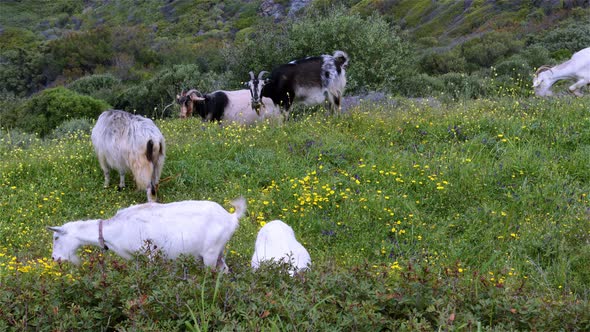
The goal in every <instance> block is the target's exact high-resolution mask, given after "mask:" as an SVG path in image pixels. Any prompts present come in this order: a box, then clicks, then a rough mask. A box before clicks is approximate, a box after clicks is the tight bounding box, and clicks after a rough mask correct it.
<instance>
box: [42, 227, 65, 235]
mask: <svg viewBox="0 0 590 332" xmlns="http://www.w3.org/2000/svg"><path fill="white" fill-rule="evenodd" d="M47 230H49V231H53V232H55V233H57V234H65V233H66V231H65V230H64V229H63V228H61V227H57V226H48V227H47Z"/></svg>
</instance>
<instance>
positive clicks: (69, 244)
mask: <svg viewBox="0 0 590 332" xmlns="http://www.w3.org/2000/svg"><path fill="white" fill-rule="evenodd" d="M231 204H232V205H233V206H234V208H235V212H234V213H229V212H227V211H226V210H225V209H224V208H223V207H222V206H221V205H219V204H217V203H215V202H211V201H182V202H175V203H168V204H159V203H145V204H139V205H134V206H131V207H128V208H126V209H122V210H120V211H119V212H117V214H116V215H115V216H114V217H112V218H111V219H108V220H101V219H96V220H86V221H72V222H69V223H66V224H64V225H63V226H59V227H48V229H49V230H51V231H53V232H54V233H53V253H52V254H51V257H52V258H53V259H54V260H62V261H70V262H72V263H74V264H79V263H80V258H79V257H78V256H77V255H76V250H77V249H78V248H79V247H80V246H83V245H94V246H99V247H102V248H104V249H109V250H112V251H113V252H115V253H116V254H117V255H119V256H121V257H123V258H125V259H130V258H131V257H132V255H133V254H134V253H135V252H137V251H138V250H140V249H142V247H144V246H145V245H146V243H149V244H150V246H151V247H153V248H155V249H157V250H160V251H161V252H162V253H163V254H164V256H165V257H167V258H170V259H174V258H177V257H178V256H179V255H181V254H188V255H192V256H194V257H195V258H198V259H201V258H202V259H203V263H204V264H205V265H206V266H209V267H212V268H223V269H224V270H227V265H225V261H224V260H223V249H224V248H225V244H226V243H227V241H228V240H229V239H230V238H231V236H232V235H233V233H234V231H235V230H236V228H237V227H238V220H239V219H240V218H241V217H242V216H243V215H244V214H245V213H246V200H245V199H244V198H243V197H241V198H238V199H236V200H234V201H233V202H231Z"/></svg>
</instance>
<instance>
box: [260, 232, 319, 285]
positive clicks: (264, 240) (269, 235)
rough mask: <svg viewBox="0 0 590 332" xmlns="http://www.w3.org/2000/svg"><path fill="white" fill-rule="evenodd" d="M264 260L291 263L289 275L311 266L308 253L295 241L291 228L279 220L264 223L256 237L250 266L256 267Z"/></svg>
mask: <svg viewBox="0 0 590 332" xmlns="http://www.w3.org/2000/svg"><path fill="white" fill-rule="evenodd" d="M265 261H271V262H284V263H289V264H291V265H292V268H291V269H290V270H289V274H290V275H291V276H293V275H294V274H295V273H297V272H300V271H302V270H305V269H307V268H309V267H310V266H311V257H310V256H309V253H308V252H307V250H306V249H305V247H303V245H301V243H299V242H298V241H297V239H296V238H295V232H293V229H292V228H291V227H290V226H289V225H287V224H285V223H284V222H282V221H281V220H273V221H271V222H269V223H267V224H266V225H264V226H263V227H262V228H261V229H260V231H259V232H258V236H257V237H256V245H255V248H254V255H253V256H252V268H253V269H255V270H256V269H258V268H259V267H260V264H261V263H262V262H265Z"/></svg>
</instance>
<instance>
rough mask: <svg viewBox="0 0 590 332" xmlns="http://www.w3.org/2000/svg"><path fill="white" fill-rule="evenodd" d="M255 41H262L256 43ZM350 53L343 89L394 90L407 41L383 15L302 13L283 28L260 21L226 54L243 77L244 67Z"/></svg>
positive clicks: (258, 67)
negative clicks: (336, 53) (259, 23)
mask: <svg viewBox="0 0 590 332" xmlns="http://www.w3.org/2000/svg"><path fill="white" fill-rule="evenodd" d="M261 45H265V46H264V47H261ZM335 50H343V51H345V52H347V53H348V55H349V56H350V64H349V67H348V69H347V77H348V84H347V91H351V92H358V91H362V90H379V89H384V88H387V89H394V88H396V87H397V86H398V85H399V84H401V80H402V79H403V75H402V74H401V73H402V72H403V71H404V70H406V68H407V67H408V64H409V63H410V61H411V58H412V57H411V56H410V47H409V44H408V43H407V42H406V41H404V40H403V39H402V38H401V37H400V33H399V32H398V31H397V30H396V29H394V28H392V27H391V26H390V25H389V23H387V22H386V21H385V20H384V19H383V18H381V17H379V16H372V17H368V18H363V17H361V16H360V15H359V14H350V13H348V12H346V11H345V10H343V9H335V10H333V11H331V12H330V13H329V14H327V15H325V16H322V15H313V14H308V15H306V16H304V17H302V18H301V19H297V20H295V21H292V22H290V23H288V24H286V25H285V26H284V27H283V26H277V25H273V24H272V23H265V24H262V25H260V26H259V27H256V28H255V29H254V32H253V33H252V34H251V35H250V36H249V37H248V38H246V39H245V40H244V41H243V42H242V43H241V44H238V45H237V46H236V47H235V48H234V49H229V50H227V52H226V58H227V62H228V66H229V68H232V69H233V70H234V72H235V73H236V75H240V76H239V77H245V78H247V73H248V72H249V71H250V70H254V71H260V70H267V71H270V70H271V69H272V68H274V67H275V66H276V65H278V64H281V63H286V62H288V61H291V60H293V59H296V58H302V57H306V56H315V55H321V54H333V53H334V51H335Z"/></svg>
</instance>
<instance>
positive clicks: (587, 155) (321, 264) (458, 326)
mask: <svg viewBox="0 0 590 332" xmlns="http://www.w3.org/2000/svg"><path fill="white" fill-rule="evenodd" d="M390 104H391V105H390V106H380V105H369V104H361V106H359V107H357V108H355V109H352V110H351V111H350V112H348V113H345V114H342V115H339V116H334V117H329V116H326V115H324V114H323V113H321V112H318V113H314V114H310V115H303V116H300V117H299V118H298V119H296V120H294V121H289V122H286V123H284V124H275V123H264V124H260V125H257V126H252V127H238V126H235V125H228V126H223V127H221V126H219V125H216V124H204V123H201V121H200V120H198V119H190V120H186V121H181V120H178V119H167V120H160V121H157V124H158V126H159V127H160V128H161V130H162V132H163V134H164V136H165V137H166V140H167V160H166V163H165V166H164V171H163V174H162V177H168V176H170V177H171V180H170V181H168V182H166V183H163V184H162V185H161V187H160V191H159V200H160V201H161V202H164V203H165V202H173V201H178V200H189V199H196V200H201V199H206V200H213V201H216V202H219V203H220V204H222V205H223V206H224V207H226V208H228V209H229V208H230V205H229V202H230V201H231V200H232V199H234V198H236V197H238V196H240V195H243V196H244V197H246V199H247V201H248V213H247V216H246V217H245V218H243V219H242V220H241V221H240V227H239V228H238V230H237V231H236V233H235V234H234V236H233V237H232V239H231V240H230V242H229V243H228V245H227V248H226V261H227V263H228V265H229V266H230V268H231V269H232V273H230V274H227V275H217V274H215V273H212V272H211V271H208V270H206V269H204V268H202V267H201V266H200V263H199V262H194V261H192V260H191V259H188V258H186V259H180V260H177V261H174V262H170V261H167V260H165V259H156V260H155V261H147V260H146V258H145V257H144V256H143V255H138V257H136V259H134V260H132V261H124V260H122V259H120V258H118V257H116V256H114V255H113V254H111V253H108V252H107V253H105V254H103V253H101V252H100V251H99V250H98V249H97V248H92V247H85V248H82V249H81V250H80V251H81V255H82V256H83V257H82V260H83V264H82V265H81V266H79V267H76V266H72V265H70V264H67V263H63V264H57V263H53V262H52V261H51V256H50V255H51V234H50V233H49V232H48V231H47V230H46V229H45V227H46V226H56V225H61V224H63V223H65V222H68V221H73V220H81V219H93V218H108V217H109V216H113V215H114V214H115V213H116V211H117V210H118V209H120V208H124V207H127V206H129V205H132V204H138V203H144V202H145V193H144V192H143V191H135V190H134V183H133V181H132V179H131V177H130V176H129V175H128V176H127V184H128V187H127V189H125V190H123V191H121V192H119V191H117V190H116V184H117V181H116V178H117V177H116V175H114V176H112V180H111V188H108V189H103V188H102V184H103V175H102V171H101V170H100V167H99V164H98V161H97V159H96V156H95V155H94V152H93V149H92V145H91V142H90V136H89V133H75V134H72V135H70V136H68V137H63V138H61V139H53V140H40V139H32V140H26V139H17V138H16V137H13V136H11V135H10V132H5V133H4V134H3V136H2V139H1V141H0V158H1V163H0V197H1V199H0V216H1V217H0V239H1V241H0V329H2V330H4V329H7V330H12V331H22V330H48V331H70V330H94V331H100V330H103V331H105V330H121V331H127V330H129V331H133V330H137V331H162V330H171V331H177V330H186V331H207V330H211V331H217V330H232V331H236V330H240V331H260V330H264V331H266V330H271V331H275V330H280V331H283V330H285V331H303V330H309V331H331V330H343V331H378V330H396V331H403V330H421V331H431V330H465V331H492V330H493V331H504V330H511V331H513V330H538V331H557V330H564V331H576V330H578V331H582V330H586V331H587V330H589V329H590V305H589V304H588V303H589V302H588V300H589V297H590V269H589V268H588V267H589V266H590V214H589V210H588V207H589V197H588V195H589V194H590V172H589V171H588V169H589V166H590V165H589V164H590V98H587V97H586V98H569V97H563V98H556V99H538V98H521V99H513V98H499V99H481V100H471V101H462V102H458V101H455V102H449V103H434V102H428V101H417V100H408V99H396V100H392V101H391V103H390ZM115 174H116V173H115ZM274 219H281V220H283V221H285V222H286V223H288V224H289V225H291V226H292V227H293V229H294V230H295V233H296V235H297V238H298V239H299V241H300V242H301V243H303V244H304V246H306V248H307V249H308V250H309V252H310V255H311V257H312V261H313V267H312V269H311V270H310V271H308V272H306V273H305V274H303V275H301V276H298V277H295V278H290V277H289V276H288V275H287V274H286V273H285V272H284V268H285V267H284V266H282V267H281V266H279V267H277V266H267V267H265V268H263V269H262V271H259V272H257V273H253V272H252V271H250V269H249V264H250V258H251V255H252V253H253V251H254V241H255V238H256V234H257V231H258V229H259V228H260V227H261V226H262V225H264V224H265V223H266V222H268V221H271V220H274Z"/></svg>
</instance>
